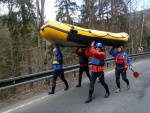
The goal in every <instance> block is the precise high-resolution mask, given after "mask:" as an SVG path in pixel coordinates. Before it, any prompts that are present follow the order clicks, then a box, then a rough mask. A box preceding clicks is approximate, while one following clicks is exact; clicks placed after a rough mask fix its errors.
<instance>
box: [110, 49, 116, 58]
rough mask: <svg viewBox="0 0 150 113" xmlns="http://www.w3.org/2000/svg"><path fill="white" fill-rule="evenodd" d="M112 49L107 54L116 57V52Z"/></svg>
mask: <svg viewBox="0 0 150 113" xmlns="http://www.w3.org/2000/svg"><path fill="white" fill-rule="evenodd" d="M114 49H115V48H114V47H113V48H112V49H111V50H110V51H109V54H110V55H112V56H113V57H116V52H115V51H114Z"/></svg>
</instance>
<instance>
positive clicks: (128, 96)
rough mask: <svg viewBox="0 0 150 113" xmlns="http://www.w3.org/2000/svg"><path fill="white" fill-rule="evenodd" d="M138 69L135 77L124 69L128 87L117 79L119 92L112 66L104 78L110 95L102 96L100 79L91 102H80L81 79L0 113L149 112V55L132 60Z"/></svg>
mask: <svg viewBox="0 0 150 113" xmlns="http://www.w3.org/2000/svg"><path fill="white" fill-rule="evenodd" d="M133 69H134V70H136V71H138V72H139V73H140V77H139V78H138V79H136V78H134V77H133V74H132V72H131V71H130V70H128V73H127V75H128V78H129V81H130V86H131V89H130V90H127V86H126V84H125V82H124V81H123V80H122V79H121V89H122V91H121V92H120V93H117V94H116V93H115V90H116V84H115V76H114V70H110V71H108V72H105V80H106V83H107V84H108V86H109V89H110V93H111V94H110V97H109V98H107V99H105V98H104V94H105V90H104V88H103V87H102V86H101V84H100V83H96V84H95V92H94V94H93V101H92V102H91V103H88V104H86V103H84V101H85V100H86V99H87V97H88V90H89V81H88V79H85V80H84V82H83V83H82V87H81V88H75V86H74V87H71V88H70V89H69V90H68V91H63V90H61V91H58V92H56V93H55V94H54V95H48V94H47V93H44V94H41V95H38V96H34V97H32V98H30V99H27V100H25V101H22V102H19V103H16V104H13V105H11V106H8V107H5V108H2V109H1V110H0V113H150V72H149V71H150V59H149V60H144V61H140V62H136V63H134V64H133Z"/></svg>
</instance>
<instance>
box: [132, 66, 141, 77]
mask: <svg viewBox="0 0 150 113" xmlns="http://www.w3.org/2000/svg"><path fill="white" fill-rule="evenodd" d="M131 71H132V72H133V76H134V77H135V78H138V77H139V73H138V72H136V71H134V70H133V69H132V68H131Z"/></svg>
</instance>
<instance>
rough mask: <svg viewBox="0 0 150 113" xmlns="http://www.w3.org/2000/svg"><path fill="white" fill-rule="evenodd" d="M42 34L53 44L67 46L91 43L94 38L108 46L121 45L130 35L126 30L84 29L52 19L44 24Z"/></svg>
mask: <svg viewBox="0 0 150 113" xmlns="http://www.w3.org/2000/svg"><path fill="white" fill-rule="evenodd" d="M40 34H41V35H42V37H44V38H45V39H46V40H48V41H49V42H50V43H51V44H57V45H60V46H66V47H77V46H79V47H80V46H85V45H90V44H91V41H93V40H94V41H95V42H101V43H102V44H103V45H107V46H120V45H124V44H125V43H126V42H127V41H128V39H129V35H128V34H127V33H124V32H122V33H111V32H106V31H98V30H92V29H84V28H81V27H77V26H74V25H69V24H65V23H61V22H57V21H50V22H48V23H47V24H45V25H43V26H42V27H41V29H40Z"/></svg>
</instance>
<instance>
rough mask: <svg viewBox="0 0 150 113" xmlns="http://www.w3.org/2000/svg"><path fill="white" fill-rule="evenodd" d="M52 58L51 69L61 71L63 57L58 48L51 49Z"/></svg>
mask: <svg viewBox="0 0 150 113" xmlns="http://www.w3.org/2000/svg"><path fill="white" fill-rule="evenodd" d="M53 52H54V58H53V69H54V71H55V70H62V64H63V56H62V53H61V51H60V49H59V47H58V46H55V48H54V49H53Z"/></svg>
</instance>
